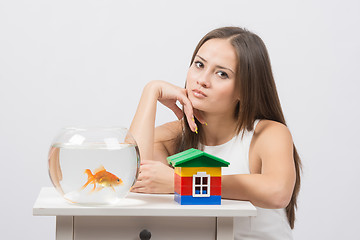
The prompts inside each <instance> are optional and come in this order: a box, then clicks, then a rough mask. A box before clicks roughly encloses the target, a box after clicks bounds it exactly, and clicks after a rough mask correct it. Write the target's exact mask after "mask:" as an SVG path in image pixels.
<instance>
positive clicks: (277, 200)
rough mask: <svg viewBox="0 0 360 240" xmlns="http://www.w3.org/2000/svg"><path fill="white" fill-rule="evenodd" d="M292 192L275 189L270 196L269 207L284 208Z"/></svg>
mask: <svg viewBox="0 0 360 240" xmlns="http://www.w3.org/2000/svg"><path fill="white" fill-rule="evenodd" d="M291 196H292V193H289V191H286V190H283V189H281V190H277V191H275V192H274V193H273V194H272V196H271V197H270V201H269V205H270V208H273V209H279V208H286V207H287V206H288V205H289V203H290V200H291Z"/></svg>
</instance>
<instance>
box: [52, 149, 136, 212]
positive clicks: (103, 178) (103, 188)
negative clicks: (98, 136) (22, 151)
mask: <svg viewBox="0 0 360 240" xmlns="http://www.w3.org/2000/svg"><path fill="white" fill-rule="evenodd" d="M139 163H140V159H139V154H138V148H137V146H136V145H132V144H125V143H123V144H116V145H113V146H112V147H111V148H109V147H108V145H105V144H100V143H99V144H96V143H89V144H86V145H84V144H83V145H80V146H76V145H75V146H74V145H67V144H53V145H52V146H51V148H50V152H49V174H50V178H51V180H52V182H53V184H54V186H55V187H56V188H57V190H58V191H59V192H60V193H61V194H62V195H63V197H64V198H65V199H67V200H68V201H70V202H72V203H80V204H91V205H94V204H95V205H99V204H115V203H116V202H118V200H120V199H121V198H124V197H125V196H126V195H127V194H128V192H129V191H130V188H131V187H132V186H133V184H134V183H135V181H136V179H137V174H138V168H139Z"/></svg>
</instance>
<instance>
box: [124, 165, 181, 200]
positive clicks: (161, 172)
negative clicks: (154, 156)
mask: <svg viewBox="0 0 360 240" xmlns="http://www.w3.org/2000/svg"><path fill="white" fill-rule="evenodd" d="M131 192H136V193H174V169H173V168H171V167H169V166H167V165H165V164H164V163H162V162H159V161H151V160H141V165H140V171H139V176H138V179H137V182H136V183H135V184H134V186H133V187H132V188H131Z"/></svg>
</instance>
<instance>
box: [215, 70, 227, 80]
mask: <svg viewBox="0 0 360 240" xmlns="http://www.w3.org/2000/svg"><path fill="white" fill-rule="evenodd" d="M217 74H218V75H219V76H220V77H221V78H229V75H227V73H226V72H223V71H219V72H218V73H217Z"/></svg>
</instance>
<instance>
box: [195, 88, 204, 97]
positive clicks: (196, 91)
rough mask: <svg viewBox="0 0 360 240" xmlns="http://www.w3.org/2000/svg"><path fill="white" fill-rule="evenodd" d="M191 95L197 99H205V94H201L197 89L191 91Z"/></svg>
mask: <svg viewBox="0 0 360 240" xmlns="http://www.w3.org/2000/svg"><path fill="white" fill-rule="evenodd" d="M193 94H194V96H195V97H198V98H204V97H207V96H206V94H205V93H203V92H202V91H200V90H197V89H194V90H193Z"/></svg>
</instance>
